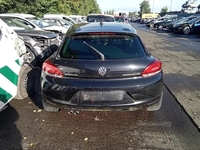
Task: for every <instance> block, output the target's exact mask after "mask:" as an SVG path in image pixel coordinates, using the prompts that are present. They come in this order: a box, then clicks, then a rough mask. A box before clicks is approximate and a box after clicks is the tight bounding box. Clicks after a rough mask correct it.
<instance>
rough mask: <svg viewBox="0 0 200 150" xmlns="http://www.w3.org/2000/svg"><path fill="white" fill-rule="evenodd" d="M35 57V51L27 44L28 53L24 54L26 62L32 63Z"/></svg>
mask: <svg viewBox="0 0 200 150" xmlns="http://www.w3.org/2000/svg"><path fill="white" fill-rule="evenodd" d="M34 59H35V55H34V53H33V52H32V51H31V49H30V48H29V47H28V46H27V45H26V54H25V56H24V62H27V63H31V62H32V61H33V60H34Z"/></svg>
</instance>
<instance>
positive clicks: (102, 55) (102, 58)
mask: <svg viewBox="0 0 200 150" xmlns="http://www.w3.org/2000/svg"><path fill="white" fill-rule="evenodd" d="M83 43H84V44H85V45H87V46H88V47H90V48H91V49H92V50H93V51H94V52H95V53H96V54H97V55H99V56H100V58H101V60H105V56H104V54H102V53H101V52H100V51H98V50H97V49H96V48H94V47H93V46H92V45H90V44H88V43H86V42H85V41H83Z"/></svg>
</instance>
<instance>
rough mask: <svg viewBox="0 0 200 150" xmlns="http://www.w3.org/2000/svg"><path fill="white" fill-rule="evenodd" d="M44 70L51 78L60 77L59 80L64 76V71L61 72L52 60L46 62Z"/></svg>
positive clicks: (43, 66)
mask: <svg viewBox="0 0 200 150" xmlns="http://www.w3.org/2000/svg"><path fill="white" fill-rule="evenodd" d="M42 70H43V71H44V72H45V73H46V74H48V75H50V76H54V77H58V78H62V77H63V76H64V75H63V73H62V71H60V69H58V68H57V67H56V66H55V65H54V64H53V63H52V62H51V61H50V60H48V59H47V60H46V61H45V62H44V63H43V65H42Z"/></svg>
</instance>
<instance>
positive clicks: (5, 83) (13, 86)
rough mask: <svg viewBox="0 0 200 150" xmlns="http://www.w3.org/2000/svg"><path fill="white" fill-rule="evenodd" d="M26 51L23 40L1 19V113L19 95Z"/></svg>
mask: <svg viewBox="0 0 200 150" xmlns="http://www.w3.org/2000/svg"><path fill="white" fill-rule="evenodd" d="M25 51H26V48H25V45H24V42H23V40H21V39H19V37H18V36H17V34H16V33H15V32H14V31H13V30H12V29H11V28H9V27H8V26H7V24H5V23H4V22H3V21H2V20H1V19H0V111H2V110H3V108H5V107H4V106H6V104H7V103H9V102H10V101H11V100H12V99H13V97H14V96H16V94H17V83H18V75H19V71H20V68H21V64H22V63H23V58H22V57H21V58H20V57H19V56H21V55H23V54H24V53H25Z"/></svg>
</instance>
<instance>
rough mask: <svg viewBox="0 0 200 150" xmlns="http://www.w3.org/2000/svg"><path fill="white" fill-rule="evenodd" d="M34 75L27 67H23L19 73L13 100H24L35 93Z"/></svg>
mask: <svg viewBox="0 0 200 150" xmlns="http://www.w3.org/2000/svg"><path fill="white" fill-rule="evenodd" d="M34 85H35V74H34V71H33V69H32V68H31V67H30V66H28V65H26V64H25V65H23V66H22V67H21V69H20V72H19V77H18V85H17V95H16V96H15V99H24V98H26V97H28V96H29V95H31V94H32V93H33V92H34V91H35V86H34Z"/></svg>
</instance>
